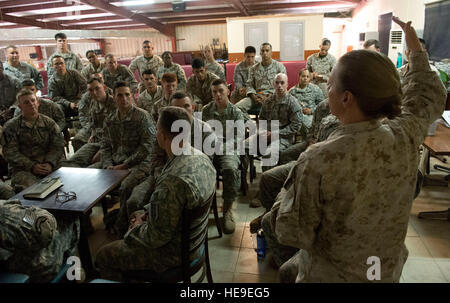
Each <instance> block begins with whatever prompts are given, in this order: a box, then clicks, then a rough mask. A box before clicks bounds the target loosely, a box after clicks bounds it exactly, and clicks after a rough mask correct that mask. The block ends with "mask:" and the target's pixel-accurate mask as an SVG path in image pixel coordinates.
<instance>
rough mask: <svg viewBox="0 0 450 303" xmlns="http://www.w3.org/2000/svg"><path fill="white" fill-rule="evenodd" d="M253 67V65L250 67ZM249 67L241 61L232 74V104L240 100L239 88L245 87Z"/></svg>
mask: <svg viewBox="0 0 450 303" xmlns="http://www.w3.org/2000/svg"><path fill="white" fill-rule="evenodd" d="M252 66H253V65H252ZM250 67H251V66H247V64H246V63H245V61H241V62H240V63H239V64H238V65H236V67H235V69H234V74H233V82H234V90H233V95H232V97H231V98H232V100H233V103H237V102H238V101H240V100H241V99H242V97H241V96H239V89H240V88H241V87H246V85H247V80H248V71H249V69H250Z"/></svg>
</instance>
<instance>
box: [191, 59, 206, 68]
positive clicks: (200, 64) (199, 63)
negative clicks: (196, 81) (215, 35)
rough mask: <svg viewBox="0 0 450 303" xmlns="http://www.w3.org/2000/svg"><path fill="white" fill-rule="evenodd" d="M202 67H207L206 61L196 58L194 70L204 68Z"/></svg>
mask: <svg viewBox="0 0 450 303" xmlns="http://www.w3.org/2000/svg"><path fill="white" fill-rule="evenodd" d="M202 67H205V61H203V59H200V58H195V59H194V60H192V68H202Z"/></svg>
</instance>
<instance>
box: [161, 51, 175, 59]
mask: <svg viewBox="0 0 450 303" xmlns="http://www.w3.org/2000/svg"><path fill="white" fill-rule="evenodd" d="M167 55H170V56H171V57H173V55H172V52H169V51H165V52H164V53H162V54H161V58H164V57H165V56H167Z"/></svg>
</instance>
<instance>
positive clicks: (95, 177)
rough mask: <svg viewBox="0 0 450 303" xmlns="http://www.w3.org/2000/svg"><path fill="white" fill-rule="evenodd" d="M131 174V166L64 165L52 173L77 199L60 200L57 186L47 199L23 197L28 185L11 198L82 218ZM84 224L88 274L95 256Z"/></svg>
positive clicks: (84, 259) (82, 247)
mask: <svg viewBox="0 0 450 303" xmlns="http://www.w3.org/2000/svg"><path fill="white" fill-rule="evenodd" d="M128 174H129V171H128V170H106V169H94V168H72V167H61V168H60V169H58V170H56V171H54V172H53V173H51V174H50V175H49V176H50V177H59V178H60V180H61V182H62V183H63V184H64V185H63V186H62V187H60V188H59V189H60V190H62V191H65V192H68V191H73V192H75V193H76V195H77V199H76V200H72V201H69V202H67V203H63V204H61V203H56V202H55V197H56V193H57V191H56V190H55V191H54V192H52V193H51V194H50V195H48V196H47V198H45V199H43V200H34V199H33V200H31V199H25V198H24V197H23V193H25V191H26V189H25V190H24V191H22V192H20V193H18V194H17V195H15V196H14V197H12V198H11V199H19V200H20V201H21V202H22V205H24V206H36V207H40V208H43V209H45V210H48V211H50V212H51V213H53V214H55V215H57V214H58V213H65V214H67V213H70V214H73V215H74V216H78V217H79V218H80V221H81V220H83V217H84V216H87V215H88V212H89V210H90V209H91V208H92V207H94V205H95V204H97V203H98V202H99V201H101V200H102V198H103V197H105V196H106V195H107V194H108V193H109V192H110V191H112V190H113V189H114V188H115V187H117V186H118V185H119V184H120V182H122V180H123V179H125V177H126V176H127V175H128ZM105 207H106V206H105V205H104V206H103V210H104V211H105ZM80 225H81V232H80V242H79V244H78V249H79V252H80V258H81V262H82V264H83V267H84V269H85V270H86V274H88V273H92V272H93V268H94V267H93V265H92V257H91V252H90V250H89V242H88V240H87V234H86V232H85V231H84V228H83V224H80Z"/></svg>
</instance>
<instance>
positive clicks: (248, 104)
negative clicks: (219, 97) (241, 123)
mask: <svg viewBox="0 0 450 303" xmlns="http://www.w3.org/2000/svg"><path fill="white" fill-rule="evenodd" d="M235 105H236V107H237V108H239V109H240V110H241V112H242V115H243V116H244V120H245V121H247V120H250V116H249V115H248V111H249V110H251V109H261V105H260V104H257V103H255V102H254V101H253V100H252V98H250V97H246V98H244V99H242V100H240V101H239V102H238V103H236V104H235Z"/></svg>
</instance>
